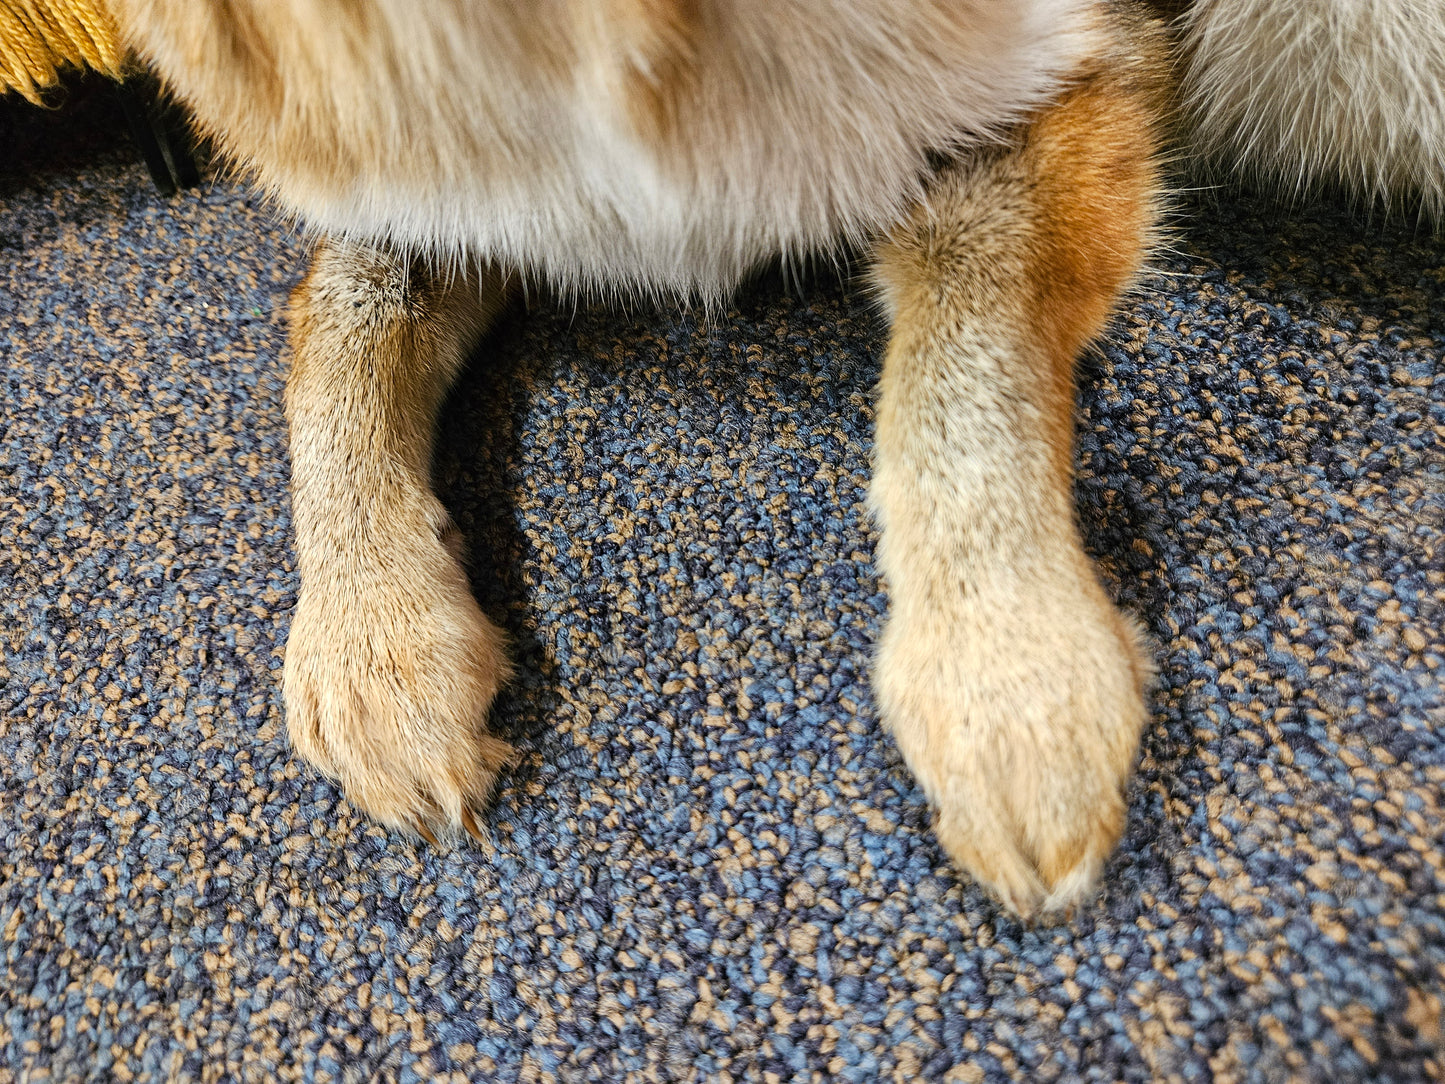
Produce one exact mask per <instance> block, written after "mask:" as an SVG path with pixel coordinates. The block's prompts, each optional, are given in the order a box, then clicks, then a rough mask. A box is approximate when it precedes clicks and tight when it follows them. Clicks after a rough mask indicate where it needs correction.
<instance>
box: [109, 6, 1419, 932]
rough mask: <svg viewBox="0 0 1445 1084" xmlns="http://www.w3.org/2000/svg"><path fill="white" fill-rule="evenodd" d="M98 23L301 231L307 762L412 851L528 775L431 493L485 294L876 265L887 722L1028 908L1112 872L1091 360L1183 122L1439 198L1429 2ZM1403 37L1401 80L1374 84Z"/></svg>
mask: <svg viewBox="0 0 1445 1084" xmlns="http://www.w3.org/2000/svg"><path fill="white" fill-rule="evenodd" d="M113 3H114V6H115V9H116V14H117V16H118V18H119V20H120V22H121V25H122V27H123V28H124V33H125V35H126V37H127V39H128V41H129V43H130V45H131V47H132V48H133V49H134V50H135V52H136V53H137V54H138V55H139V56H140V57H142V58H143V59H144V60H145V61H147V62H148V63H150V64H152V65H153V66H154V67H155V68H156V69H157V70H158V71H159V72H160V73H161V75H162V76H163V78H164V79H165V80H166V82H167V84H168V85H169V86H170V88H171V89H172V90H173V91H174V92H175V93H176V94H177V95H178V96H179V97H180V98H182V99H183V100H184V101H185V102H186V103H187V104H188V105H189V106H190V108H191V109H192V110H193V112H194V114H195V117H196V118H197V121H198V123H199V124H200V125H201V127H202V128H203V129H204V130H205V131H207V132H208V133H209V134H211V135H212V136H213V137H214V138H215V139H216V140H217V142H218V143H219V145H220V146H221V147H222V148H223V149H224V150H225V151H226V152H227V153H228V154H229V155H230V156H231V157H232V158H233V159H234V160H235V161H236V162H237V163H238V164H239V165H241V166H242V167H243V168H244V169H245V170H246V171H247V172H248V173H249V174H250V175H251V176H252V177H253V178H254V179H255V180H256V182H257V183H258V184H260V185H261V186H262V187H264V188H265V189H266V191H268V192H269V193H270V194H271V195H272V196H274V197H275V199H276V200H277V202H278V203H279V204H280V206H281V207H283V208H284V209H285V210H286V211H288V212H289V213H291V214H293V215H295V216H296V217H297V218H298V219H299V220H300V221H301V222H302V223H303V224H304V225H305V226H306V227H307V228H308V229H309V230H311V231H313V232H314V234H315V236H316V240H317V243H316V248H315V254H314V256H313V258H312V262H311V267H310V270H309V272H308V273H307V275H306V277H305V280H304V281H303V282H302V283H301V285H300V286H299V287H298V288H297V289H296V291H295V294H294V296H293V300H292V312H291V319H292V331H291V336H292V347H291V348H292V355H293V356H292V366H291V373H290V378H289V384H288V389H287V410H288V416H289V420H290V424H291V455H292V468H293V489H292V501H293V511H294V522H295V529H296V550H297V555H298V559H299V565H300V570H301V578H302V587H301V594H300V598H299V602H298V605H297V610H296V613H295V617H294V620H293V624H292V628H291V634H290V642H289V646H288V648H287V655H286V664H285V693H286V701H287V722H288V730H289V733H290V738H291V741H292V744H293V745H294V747H295V748H296V750H297V751H298V752H299V753H300V754H301V755H302V756H303V757H305V758H306V759H307V760H308V761H310V762H311V763H312V764H314V765H315V766H316V767H318V768H319V769H320V770H322V771H323V772H326V773H328V774H329V775H332V776H334V777H335V778H337V779H338V780H340V782H341V784H342V785H343V787H344V788H345V791H346V794H347V796H348V798H349V799H350V800H351V802H353V803H354V804H355V805H357V806H358V807H360V808H361V809H363V810H365V811H366V812H367V813H369V814H370V815H371V816H372V817H374V818H376V819H377V820H379V821H381V822H382V823H385V824H388V825H391V826H394V827H396V828H400V829H403V830H405V831H409V832H414V833H418V834H420V835H422V836H425V837H426V838H427V839H429V840H432V841H433V842H435V841H436V839H437V838H438V837H439V836H455V835H456V834H457V833H458V832H460V831H461V830H463V829H465V830H469V831H472V832H474V833H475V832H476V830H477V829H476V820H475V810H476V809H477V808H478V806H479V805H480V804H481V803H483V802H484V801H485V800H486V798H487V795H488V792H489V791H490V790H491V788H492V785H493V783H494V780H495V778H496V775H497V773H498V772H499V771H500V770H501V769H502V768H503V766H504V765H505V764H506V762H507V760H508V756H509V749H508V747H507V746H506V744H505V743H503V742H502V741H500V740H498V739H496V738H494V737H492V736H490V735H489V734H488V732H487V729H486V716H487V710H488V706H489V705H490V703H491V701H492V698H493V697H494V695H495V694H496V692H497V690H498V688H499V687H500V686H501V685H502V684H503V683H504V682H505V681H506V680H507V677H508V672H509V668H508V661H507V653H506V645H505V643H504V639H503V636H502V634H501V633H500V632H499V630H498V629H497V628H496V627H495V626H494V625H493V624H492V623H491V622H489V621H488V619H487V618H486V617H485V616H483V614H482V612H481V610H480V609H479V608H478V606H477V604H476V602H475V601H474V600H473V598H472V596H471V594H470V592H469V590H468V586H467V578H466V576H465V574H464V573H463V570H462V568H461V566H460V564H459V563H458V561H457V558H456V556H455V546H454V545H453V540H452V538H451V535H452V533H453V528H451V526H450V524H449V519H448V516H447V513H446V511H445V510H444V509H443V508H442V506H441V505H440V503H438V501H437V499H436V498H435V497H434V496H433V494H432V492H431V490H430V488H429V482H428V468H429V462H430V456H431V441H432V429H433V424H434V420H435V415H436V412H437V409H438V406H439V404H440V402H441V400H442V397H443V395H444V394H445V392H446V390H447V388H448V386H449V384H450V382H451V381H452V379H453V378H454V377H455V376H456V374H457V372H458V370H459V368H460V367H461V365H462V364H463V362H464V360H465V359H466V357H467V355H468V352H469V351H470V349H471V348H472V346H473V345H474V343H475V342H476V340H477V339H478V338H479V337H480V336H481V335H482V333H483V332H484V331H485V330H486V328H487V325H488V323H489V321H491V319H492V318H493V316H494V315H495V314H496V313H497V312H498V310H499V309H500V307H501V306H502V305H503V304H504V303H505V300H506V297H507V293H508V289H507V287H508V283H509V282H513V281H516V280H517V279H518V278H519V277H526V276H536V277H539V278H543V279H545V280H547V281H550V282H552V283H554V284H556V285H557V286H558V287H560V288H561V289H564V290H578V291H602V292H607V293H612V292H618V293H626V294H631V295H644V296H648V297H653V298H658V299H661V300H667V299H672V298H678V299H701V300H703V301H704V302H706V301H709V300H715V299H718V298H720V297H721V296H723V295H724V294H725V293H726V291H728V290H729V289H730V288H731V287H732V286H733V285H734V284H735V283H737V282H738V280H739V279H740V278H741V276H743V275H744V274H745V273H746V272H748V271H749V270H750V269H752V268H753V267H755V266H756V265H757V264H759V263H760V262H762V261H765V260H768V259H771V258H775V257H777V256H779V255H782V256H785V257H790V256H799V255H802V254H805V253H809V252H815V251H818V250H827V249H830V248H836V247H837V246H840V245H848V246H852V247H859V248H862V249H864V250H866V251H867V252H868V253H869V256H870V260H871V268H872V274H873V277H874V280H875V282H876V284H877V288H878V291H879V294H880V296H881V298H882V300H883V303H884V307H885V309H886V312H887V315H888V317H889V320H890V322H891V339H890V342H889V344H888V347H887V354H886V358H885V361H884V367H883V375H882V380H881V388H880V401H879V405H878V412H877V435H876V441H877V444H876V459H875V474H874V478H873V483H872V490H871V503H872V507H873V509H874V512H875V513H876V516H877V519H878V522H879V524H880V525H881V529H882V536H881V543H880V546H879V552H878V561H879V564H880V567H881V569H882V572H883V574H884V576H885V578H886V582H887V585H888V589H889V592H890V598H891V613H890V616H889V618H888V622H887V627H886V629H885V631H884V633H883V637H882V642H881V643H880V645H879V648H878V653H877V659H876V665H875V671H874V673H875V679H874V683H875V689H876V693H877V701H878V705H879V709H880V711H881V713H882V718H883V721H884V722H885V724H886V725H887V728H888V729H889V731H890V732H891V733H892V735H893V737H894V739H895V740H896V741H897V743H898V746H899V748H900V749H901V750H902V753H903V755H904V757H905V759H906V760H907V763H908V764H909V766H910V768H911V769H912V771H913V772H914V773H915V775H916V776H917V778H918V779H919V781H920V783H921V784H922V786H923V789H924V791H925V792H926V793H927V795H928V799H929V801H930V803H931V804H932V806H933V808H934V811H935V813H936V822H935V823H936V830H937V834H938V838H939V840H940V842H941V843H942V844H943V846H944V847H945V848H946V850H947V851H948V853H949V854H950V855H951V856H952V858H953V860H954V861H955V863H956V864H957V866H958V868H959V869H960V870H962V871H964V872H966V873H967V874H969V875H971V876H973V877H975V878H977V879H978V880H979V881H980V882H982V883H983V884H985V885H987V886H988V887H989V888H990V889H991V890H992V891H994V892H995V893H996V894H997V895H998V896H999V898H1000V899H1001V900H1002V901H1003V902H1004V903H1005V904H1006V905H1007V906H1008V907H1010V908H1012V909H1013V910H1014V911H1016V912H1018V913H1020V914H1024V915H1028V914H1034V913H1038V912H1052V911H1056V910H1062V909H1066V908H1068V907H1070V906H1072V905H1073V904H1075V903H1076V902H1078V901H1079V900H1081V899H1082V898H1084V897H1085V895H1086V894H1087V893H1088V891H1089V890H1090V888H1091V886H1092V885H1093V883H1094V881H1095V880H1096V878H1097V876H1098V874H1099V870H1100V868H1101V865H1102V863H1103V861H1104V859H1105V858H1106V857H1107V855H1108V854H1109V851H1110V849H1111V848H1112V847H1113V846H1114V843H1115V842H1116V840H1117V839H1118V837H1119V834H1120V831H1121V829H1122V826H1123V823H1124V819H1125V803H1124V799H1123V788H1124V785H1125V783H1126V782H1127V780H1128V777H1129V774H1130V772H1131V770H1132V766H1133V763H1134V759H1135V756H1136V753H1137V748H1138V742H1139V735H1140V731H1141V728H1142V726H1143V724H1144V721H1145V718H1146V708H1145V689H1146V685H1147V683H1148V681H1149V675H1150V664H1149V660H1148V657H1147V655H1146V653H1145V651H1144V649H1143V647H1142V646H1141V639H1140V636H1139V634H1138V632H1137V630H1136V628H1135V625H1134V623H1133V622H1132V621H1131V620H1130V619H1129V618H1128V617H1126V616H1124V615H1123V614H1121V613H1120V612H1119V611H1118V610H1117V609H1116V608H1115V607H1114V605H1113V604H1112V603H1111V601H1110V600H1109V598H1108V597H1107V596H1106V594H1105V592H1104V590H1103V589H1102V588H1101V586H1100V584H1099V581H1098V579H1097V578H1096V576H1095V573H1094V570H1093V567H1092V565H1091V563H1090V561H1089V559H1088V558H1087V557H1086V555H1085V553H1084V551H1083V548H1082V545H1081V542H1080V537H1079V532H1078V529H1077V528H1076V526H1075V520H1074V510H1073V492H1072V462H1073V455H1072V434H1073V403H1074V387H1073V366H1074V360H1075V358H1076V357H1077V356H1078V354H1079V352H1080V351H1081V350H1082V349H1083V348H1084V347H1085V346H1086V345H1087V344H1088V343H1089V342H1090V341H1091V340H1093V339H1095V338H1096V337H1097V336H1098V335H1099V334H1100V333H1101V331H1102V330H1103V329H1104V327H1105V325H1106V323H1107V322H1108V320H1109V318H1110V315H1111V313H1112V311H1113V310H1114V308H1115V306H1116V304H1117V303H1118V301H1119V299H1120V297H1121V296H1122V295H1123V294H1124V293H1125V292H1126V291H1127V290H1128V289H1129V288H1130V286H1131V284H1132V283H1134V282H1135V280H1136V278H1137V276H1138V275H1139V274H1140V271H1141V268H1142V267H1143V266H1144V263H1145V261H1146V259H1147V257H1148V255H1149V252H1150V247H1151V244H1152V242H1153V238H1154V231H1155V224H1156V221H1157V219H1158V216H1159V212H1160V206H1161V192H1162V184H1163V182H1162V179H1161V168H1160V164H1159V163H1160V148H1161V146H1162V144H1163V141H1164V138H1165V132H1166V128H1169V129H1171V130H1172V126H1173V124H1174V118H1175V117H1176V115H1177V112H1178V110H1177V103H1179V102H1181V101H1182V102H1183V103H1184V113H1185V117H1186V121H1187V124H1188V126H1189V129H1190V130H1192V131H1195V132H1197V133H1199V138H1200V140H1201V142H1202V143H1203V145H1205V146H1206V147H1207V148H1208V149H1209V150H1210V151H1211V152H1213V153H1214V154H1215V156H1216V157H1218V158H1221V159H1227V160H1230V161H1234V160H1238V159H1241V158H1242V159H1243V160H1244V161H1245V162H1246V163H1248V164H1249V165H1251V166H1254V167H1256V168H1257V169H1258V170H1259V171H1260V172H1262V173H1265V174H1267V175H1271V176H1276V177H1280V178H1283V179H1285V180H1286V181H1288V182H1298V183H1300V184H1301V185H1305V186H1308V185H1310V184H1313V183H1316V182H1321V181H1324V182H1328V181H1330V180H1332V179H1340V178H1342V179H1343V180H1345V181H1346V182H1349V183H1353V184H1354V185H1355V187H1356V189H1357V190H1358V191H1360V192H1361V193H1363V194H1364V195H1367V196H1385V197H1388V198H1392V199H1394V198H1402V199H1403V198H1410V195H1409V194H1410V193H1413V194H1414V195H1413V198H1414V199H1416V200H1417V201H1421V202H1422V205H1423V206H1425V208H1426V209H1427V210H1434V211H1438V210H1439V208H1440V204H1441V179H1440V178H1441V176H1442V158H1445V151H1442V148H1445V119H1442V118H1445V103H1442V102H1441V97H1440V96H1441V90H1440V86H1439V82H1440V81H1439V74H1440V71H1441V70H1442V63H1441V61H1442V57H1445V25H1442V24H1445V15H1442V13H1441V11H1442V9H1441V7H1440V6H1439V5H1438V4H1436V3H1433V2H1432V0H1416V2H1414V3H1412V2H1408V0H1400V2H1397V3H1391V2H1386V0H1359V2H1350V0H1313V2H1312V3H1309V4H1293V3H1290V2H1288V0H1235V2H1227V0H1217V2H1203V3H1198V4H1196V5H1194V6H1193V7H1190V8H1188V9H1187V10H1185V11H1183V13H1182V14H1180V15H1179V21H1178V22H1177V23H1175V24H1174V25H1173V26H1172V27H1170V26H1166V24H1165V22H1163V21H1162V20H1161V19H1160V18H1159V17H1158V16H1157V15H1156V14H1155V13H1154V12H1152V11H1151V10H1150V9H1149V8H1148V7H1146V6H1145V5H1143V4H1141V3H1137V2H1134V0H791V2H781V0H530V2H526V3H522V2H517V0H425V2H424V3H422V2H417V0H286V2H280V0H113ZM1174 6H1175V7H1178V6H1179V5H1174ZM1352 28H1353V29H1352ZM1356 30H1359V31H1360V33H1356V32H1355V31H1356ZM1385 30H1388V33H1385V32H1384V31H1385ZM1181 36H1182V37H1181ZM1397 38H1399V39H1403V40H1405V41H1407V42H1408V43H1409V46H1408V47H1407V50H1408V51H1410V52H1411V55H1412V56H1413V58H1414V60H1413V62H1414V63H1416V64H1417V65H1421V64H1423V65H1424V66H1425V67H1424V70H1423V75H1422V74H1421V70H1420V69H1419V68H1418V67H1417V68H1416V70H1414V71H1413V72H1407V73H1405V74H1406V75H1408V76H1409V77H1410V78H1409V79H1404V78H1394V76H1396V75H1399V72H1398V71H1397V69H1400V68H1401V67H1402V66H1405V67H1408V66H1409V65H1410V64H1411V63H1412V61H1411V60H1410V59H1408V58H1402V56H1401V51H1400V50H1399V49H1392V48H1390V47H1389V46H1388V45H1378V43H1379V42H1390V41H1393V40H1396V39H1397ZM1377 46H1378V47H1377ZM1366 54H1368V55H1366ZM1421 58H1423V59H1421ZM1385 69H1388V73H1387V74H1390V78H1393V80H1394V81H1393V83H1391V85H1392V86H1393V87H1394V88H1395V89H1394V91H1393V93H1395V95H1396V98H1395V99H1393V100H1390V99H1388V98H1387V96H1384V95H1376V96H1372V95H1373V94H1374V91H1373V90H1372V87H1373V85H1374V84H1373V82H1372V80H1375V79H1376V78H1377V74H1378V72H1379V71H1381V70H1385ZM1341 71H1343V72H1345V76H1344V78H1346V79H1355V80H1356V82H1357V83H1358V84H1360V85H1362V86H1363V88H1364V89H1363V91H1362V92H1361V94H1362V95H1363V96H1362V97H1360V98H1358V100H1356V99H1352V98H1351V97H1350V95H1349V94H1346V95H1344V100H1341V96H1340V94H1339V93H1338V89H1339V83H1338V77H1339V73H1340V72H1341ZM1180 72H1182V73H1183V79H1184V88H1183V89H1182V90H1181V88H1180V86H1179V84H1178V79H1179V77H1180V76H1179V73H1180ZM1411 80H1413V82H1412V81H1411ZM1388 81H1389V80H1388V79H1386V80H1381V85H1382V86H1383V85H1384V83H1385V82H1388ZM1260 86H1264V87H1265V88H1267V90H1268V95H1269V96H1266V98H1265V99H1264V100H1261V97H1260V93H1259V89H1258V88H1259V87H1260ZM1311 94H1315V95H1317V96H1323V104H1320V102H1317V101H1312V100H1311V98H1310V95H1311ZM1270 96H1272V97H1270Z"/></svg>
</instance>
